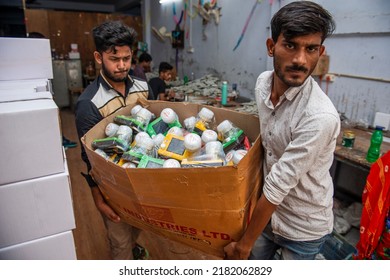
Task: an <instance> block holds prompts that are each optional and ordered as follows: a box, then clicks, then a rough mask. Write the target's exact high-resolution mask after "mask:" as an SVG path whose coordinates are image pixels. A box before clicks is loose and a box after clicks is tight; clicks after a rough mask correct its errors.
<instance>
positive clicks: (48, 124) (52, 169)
mask: <svg viewBox="0 0 390 280" xmlns="http://www.w3.org/2000/svg"><path fill="white" fill-rule="evenodd" d="M0 135H1V144H0V155H1V156H0V167H1V168H0V185H4V184H9V183H13V182H18V181H23V180H29V179H32V178H38V177H42V176H48V175H52V174H56V173H62V172H64V171H65V168H64V157H63V153H62V138H61V133H60V121H59V112H58V107H57V106H56V104H55V103H54V101H53V100H52V99H39V100H28V101H17V102H4V103H0Z"/></svg>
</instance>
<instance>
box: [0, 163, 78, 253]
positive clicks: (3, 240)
mask: <svg viewBox="0 0 390 280" xmlns="http://www.w3.org/2000/svg"><path fill="white" fill-rule="evenodd" d="M69 180H70V179H69V173H68V171H67V170H66V172H63V173H59V174H55V175H51V176H44V177H39V178H36V179H31V180H25V181H21V182H17V183H12V184H8V185H2V186H0V225H2V226H1V227H0V248H4V247H7V246H12V245H15V244H18V243H23V242H26V241H31V240H33V239H37V238H41V237H42V236H49V235H53V234H57V233H61V232H65V231H68V230H70V229H73V228H75V220H74V216H73V205H72V198H71V193H70V188H69ZM15 217H18V219H17V222H15Z"/></svg>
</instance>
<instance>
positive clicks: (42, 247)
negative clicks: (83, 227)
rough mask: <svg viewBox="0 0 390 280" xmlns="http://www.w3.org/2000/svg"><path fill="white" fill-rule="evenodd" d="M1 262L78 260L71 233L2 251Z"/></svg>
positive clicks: (0, 251) (56, 235)
mask: <svg viewBox="0 0 390 280" xmlns="http://www.w3.org/2000/svg"><path fill="white" fill-rule="evenodd" d="M0 260H76V253H75V247H74V240H73V234H72V232H71V231H66V232H62V233H59V234H55V235H50V236H47V237H43V238H38V239H34V240H32V241H28V242H24V243H20V244H16V245H13V246H9V247H6V248H2V249H0Z"/></svg>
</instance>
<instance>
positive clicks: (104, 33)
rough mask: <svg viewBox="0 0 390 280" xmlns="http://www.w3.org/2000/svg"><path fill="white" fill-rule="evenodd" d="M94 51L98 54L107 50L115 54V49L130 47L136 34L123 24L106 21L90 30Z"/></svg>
mask: <svg viewBox="0 0 390 280" xmlns="http://www.w3.org/2000/svg"><path fill="white" fill-rule="evenodd" d="M92 34H93V40H94V42H95V47H96V50H97V51H98V52H100V53H102V52H105V51H107V50H111V51H113V52H115V47H116V46H119V47H122V46H129V47H130V48H131V47H132V45H133V43H134V41H135V37H136V36H137V33H136V32H135V31H134V29H133V28H131V27H129V26H127V25H125V24H124V23H123V22H121V21H119V20H117V21H106V22H104V23H102V24H101V25H99V26H97V27H95V28H93V29H92Z"/></svg>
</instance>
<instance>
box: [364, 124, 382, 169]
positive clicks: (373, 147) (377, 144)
mask: <svg viewBox="0 0 390 280" xmlns="http://www.w3.org/2000/svg"><path fill="white" fill-rule="evenodd" d="M382 130H383V127H381V126H377V127H375V131H374V132H373V133H372V136H371V144H370V148H369V149H368V152H367V156H366V160H367V161H368V162H371V163H372V162H375V161H376V160H377V159H378V158H379V156H380V151H381V144H382V141H383V132H382Z"/></svg>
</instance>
